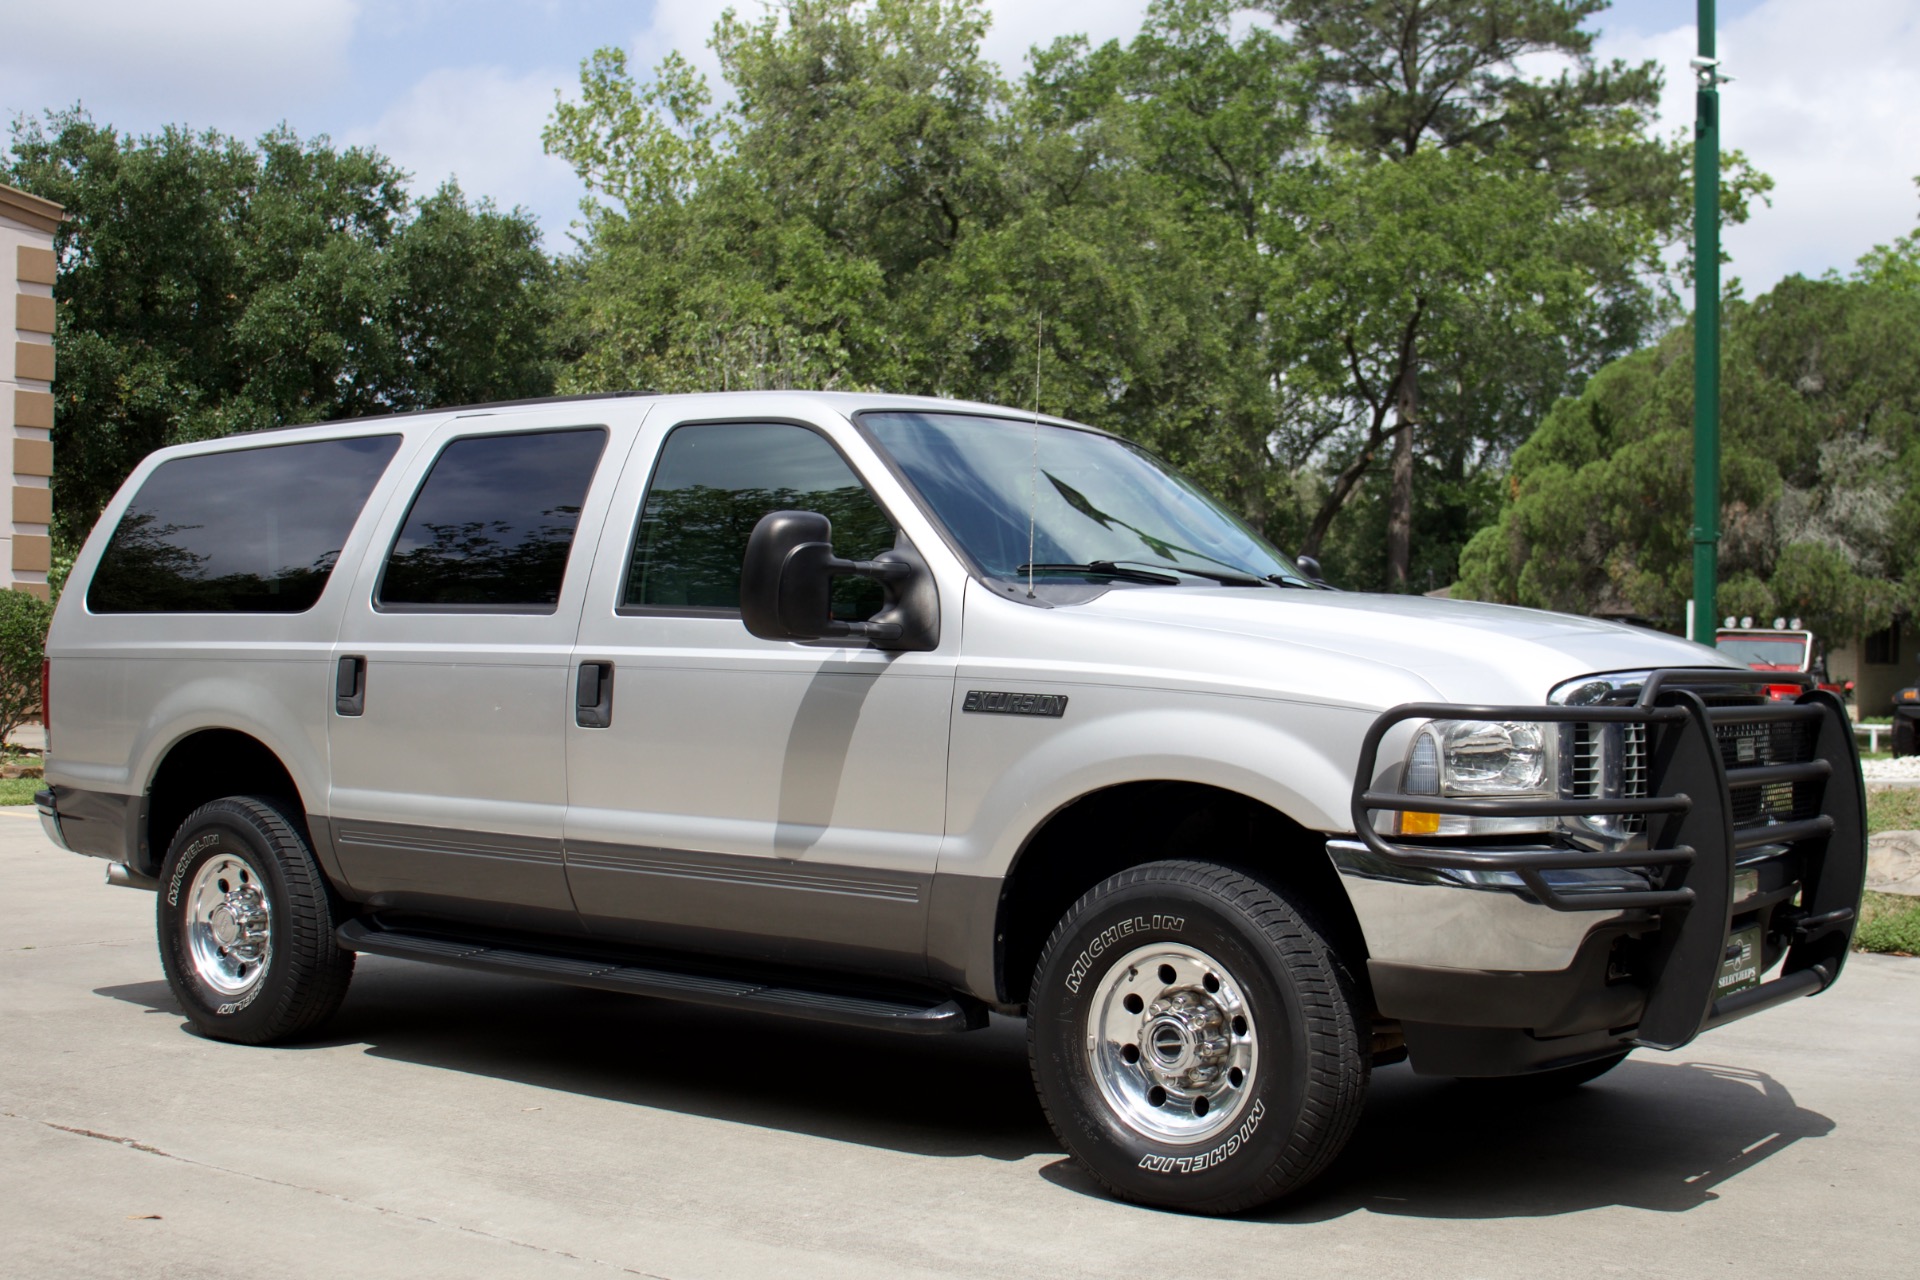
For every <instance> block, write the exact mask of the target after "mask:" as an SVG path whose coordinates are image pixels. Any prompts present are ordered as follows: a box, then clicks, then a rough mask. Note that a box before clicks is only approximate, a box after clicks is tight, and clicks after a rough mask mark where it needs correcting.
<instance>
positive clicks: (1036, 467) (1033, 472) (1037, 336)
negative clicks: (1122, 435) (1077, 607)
mask: <svg viewBox="0 0 1920 1280" xmlns="http://www.w3.org/2000/svg"><path fill="white" fill-rule="evenodd" d="M1046 324H1047V313H1046V312H1045V311H1042V312H1040V313H1039V314H1038V315H1036V316H1035V317H1034V318H1033V460H1032V462H1031V464H1030V465H1029V466H1028V468H1027V599H1029V600H1031V599H1033V521H1034V509H1035V508H1036V507H1038V506H1039V505H1040V351H1041V339H1042V337H1043V335H1044V334H1045V333H1046Z"/></svg>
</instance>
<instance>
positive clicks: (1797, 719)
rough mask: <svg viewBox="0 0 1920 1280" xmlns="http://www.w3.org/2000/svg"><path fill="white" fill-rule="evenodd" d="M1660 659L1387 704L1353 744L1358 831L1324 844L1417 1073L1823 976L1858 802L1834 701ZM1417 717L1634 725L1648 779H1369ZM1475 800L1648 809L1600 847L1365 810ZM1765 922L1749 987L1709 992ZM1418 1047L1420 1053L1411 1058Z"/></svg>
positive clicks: (1637, 1026) (1799, 990)
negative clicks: (1595, 685)
mask: <svg viewBox="0 0 1920 1280" xmlns="http://www.w3.org/2000/svg"><path fill="white" fill-rule="evenodd" d="M1781 679H1782V677H1780V676H1779V675H1776V674H1772V673H1769V674H1767V675H1766V676H1765V677H1764V678H1763V677H1759V676H1756V675H1755V674H1754V673H1752V672H1744V671H1737V670H1727V669H1718V668H1709V669H1703V670H1675V671H1661V672H1656V673H1654V675H1652V676H1651V677H1650V678H1649V679H1648V680H1647V681H1646V683H1645V684H1644V686H1642V688H1641V689H1640V691H1639V695H1638V698H1637V700H1636V701H1634V702H1633V703H1631V704H1630V705H1605V706H1580V707H1568V706H1538V707H1462V706H1452V705H1445V704H1408V705H1405V706H1400V707H1395V708H1393V709H1392V710H1390V711H1387V712H1385V713H1384V714H1382V715H1381V716H1380V718H1379V719H1378V720H1377V721H1376V722H1375V723H1374V725H1373V727H1372V729H1371V730H1370V731H1369V733H1368V735H1367V737H1366V740H1365V743H1364V745H1363V746H1362V749H1361V757H1360V770H1359V773H1358V775H1357V781H1356V783H1355V789H1354V797H1353V818H1354V828H1355V832H1356V834H1355V836H1354V837H1353V838H1352V839H1351V840H1346V839H1342V840H1337V841H1333V842H1331V843H1330V845H1329V852H1330V853H1331V854H1332V856H1333V858H1334V860H1335V862H1336V864H1337V865H1338V866H1339V868H1340V870H1341V872H1342V875H1343V877H1344V878H1345V882H1346V884H1347V887H1348V888H1349V890H1350V892H1351V893H1352V896H1353V899H1354V905H1355V911H1356V913H1357V914H1358V915H1359V917H1360V920H1361V925H1362V928H1363V930H1364V932H1365V933H1366V936H1367V940H1368V944H1369V950H1370V957H1369V970H1370V974H1371V976H1372V977H1373V980H1374V988H1375V996H1376V1003H1377V1005H1378V1009H1379V1012H1380V1014H1381V1015H1382V1016H1384V1017H1389V1018H1397V1019H1399V1020H1400V1021H1401V1022H1402V1023H1403V1025H1404V1026H1405V1027H1406V1030H1407V1043H1408V1047H1409V1050H1410V1052H1411V1054H1412V1056H1413V1060H1414V1065H1415V1067H1416V1069H1420V1070H1424V1071H1442V1072H1445V1073H1447V1074H1498V1073H1502V1072H1505V1071H1509V1070H1530V1069H1537V1068H1538V1067H1541V1066H1548V1065H1555V1064H1557V1063H1559V1062H1565V1061H1577V1060H1579V1059H1581V1058H1590V1057H1595V1056H1599V1055H1600V1054H1603V1053H1609V1052H1617V1051H1618V1050H1619V1049H1621V1048H1628V1047H1635V1046H1648V1047H1654V1048H1663V1049H1673V1048H1678V1047H1679V1046H1681V1045H1684V1044H1686V1043H1688V1042H1689V1041H1690V1040H1692V1039H1693V1038H1694V1037H1695V1036H1697V1035H1698V1034H1700V1032H1702V1031H1704V1030H1707V1029H1709V1028H1711V1027H1715V1026H1719V1025H1722V1024H1724V1023H1726V1022H1731V1021H1733V1020H1734V1019H1736V1018H1740V1017H1745V1016H1746V1015H1748V1014H1751V1013H1755V1012H1758V1011H1759V1010H1761V1009H1765V1008H1769V1007H1771V1006H1773V1005H1776V1004H1779V1003H1781V1002H1782V1001H1785V1000H1790V999H1794V998H1797V997H1800V996H1804V995H1812V994H1814V993H1816V992H1818V991H1821V990H1824V989H1825V988H1826V987H1827V986H1829V985H1831V984H1832V983H1833V981H1834V980H1835V978H1837V977H1838V976H1839V973H1840V969H1841V966H1842V965H1843V964H1844V963H1845V960H1846V954H1847V947H1848V945H1849V943H1850V942H1851V940H1852V934H1853V928H1854V921H1855V917H1856V913H1857V911H1858V908H1859V903H1860V894H1861V889H1862V887H1863V883H1864V879H1865V871H1866V822H1865V815H1866V797H1865V791H1864V788H1863V786H1862V784H1861V781H1860V765H1859V756H1858V753H1857V750H1856V748H1855V746H1854V740H1853V733H1852V731H1851V726H1850V725H1849V724H1848V722H1847V718H1846V712H1845V708H1844V707H1843V706H1842V705H1841V704H1840V702H1839V700H1838V699H1836V698H1835V697H1834V696H1833V695H1832V694H1831V693H1827V692H1824V691H1822V690H1819V689H1817V688H1814V687H1813V686H1812V682H1811V681H1810V680H1804V679H1803V681H1802V685H1803V689H1802V692H1801V693H1800V694H1799V696H1798V697H1797V698H1796V699H1794V700H1793V701H1791V702H1765V701H1756V700H1755V697H1754V695H1755V694H1756V693H1758V694H1759V696H1760V697H1761V698H1764V697H1765V694H1764V690H1762V689H1761V686H1762V685H1765V684H1770V683H1771V684H1777V683H1780V682H1781ZM1424 719H1485V720H1532V721H1542V722H1561V723H1566V722H1572V723H1588V724H1603V723H1610V722H1612V723H1624V722H1633V723H1638V724H1642V725H1644V726H1646V731H1647V734H1648V738H1649V742H1648V746H1649V750H1648V760H1649V764H1650V778H1649V785H1648V788H1647V792H1648V793H1647V794H1646V795H1645V796H1636V797H1631V798H1626V799H1617V800H1602V799H1595V798H1591V797H1573V798H1558V799H1538V800H1535V799H1526V800H1513V799H1508V800H1503V799H1478V798H1476V799H1456V798H1442V797H1435V796H1426V795H1419V796H1416V795H1411V794H1408V793H1406V792H1403V791H1400V790H1397V789H1396V788H1397V782H1388V783H1386V785H1384V786H1381V788H1380V789H1375V786H1376V783H1375V780H1376V779H1377V778H1381V779H1385V778H1397V774H1395V773H1392V772H1391V771H1390V772H1388V773H1386V774H1382V773H1381V772H1380V769H1379V760H1378V755H1379V750H1380V745H1381V742H1382V739H1383V738H1384V737H1385V736H1386V734H1387V732H1388V731H1389V730H1390V729H1392V728H1393V727H1394V726H1395V725H1398V724H1401V723H1403V722H1405V721H1410V720H1424ZM1391 810H1416V811H1426V812H1439V813H1443V814H1466V815H1473V816H1482V817H1520V816H1531V817H1580V816H1590V815H1614V814H1628V813H1632V814H1641V815H1645V818H1644V821H1645V832H1644V838H1643V839H1638V840H1634V841H1631V842H1626V843H1615V844H1609V845H1607V846H1606V847H1603V848H1597V849H1596V848H1575V847H1570V846H1569V845H1565V844H1548V843H1546V842H1544V841H1543V842H1541V843H1539V844H1530V845H1524V846H1523V845H1516V844H1513V843H1491V842H1489V843H1486V844H1475V845H1470V846H1469V845H1464V844H1462V843H1460V842H1455V843H1452V844H1448V843H1445V842H1440V841H1435V840H1432V839H1418V838H1415V839H1409V838H1407V837H1398V838H1394V839H1388V838H1386V837H1383V836H1382V835H1380V834H1379V833H1378V832H1377V831H1375V829H1374V815H1375V814H1376V813H1379V812H1382V811H1391ZM1756 929H1757V930H1758V936H1759V937H1760V938H1761V939H1762V947H1761V952H1762V954H1761V956H1760V958H1759V968H1760V970H1761V972H1762V974H1763V975H1764V974H1770V975H1771V976H1770V977H1767V978H1766V980H1765V981H1762V982H1761V983H1760V984H1759V985H1758V986H1754V987H1751V988H1748V989H1744V990H1737V991H1733V992H1731V993H1730V994H1725V995H1722V994H1719V991H1720V987H1721V985H1722V969H1723V964H1722V962H1723V960H1724V959H1726V958H1727V956H1728V948H1729V943H1730V940H1731V939H1733V938H1735V936H1736V935H1744V936H1748V937H1751V936H1753V935H1752V934H1751V933H1749V931H1750V930H1756ZM1423 1042H1424V1043H1425V1044H1426V1047H1427V1048H1426V1052H1425V1053H1423Z"/></svg>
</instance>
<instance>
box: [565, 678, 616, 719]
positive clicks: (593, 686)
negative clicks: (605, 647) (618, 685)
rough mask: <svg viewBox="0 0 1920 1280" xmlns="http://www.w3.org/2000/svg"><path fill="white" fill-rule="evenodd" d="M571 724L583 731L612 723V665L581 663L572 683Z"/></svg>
mask: <svg viewBox="0 0 1920 1280" xmlns="http://www.w3.org/2000/svg"><path fill="white" fill-rule="evenodd" d="M573 722H574V723H575V724H577V725H579V726H580V727H581V728H583V729H604V728H606V727H607V726H608V725H610V724H612V723H613V664H612V663H611V662H583V663H581V664H580V674H579V676H578V677H577V678H576V679H575V680H574V682H573Z"/></svg>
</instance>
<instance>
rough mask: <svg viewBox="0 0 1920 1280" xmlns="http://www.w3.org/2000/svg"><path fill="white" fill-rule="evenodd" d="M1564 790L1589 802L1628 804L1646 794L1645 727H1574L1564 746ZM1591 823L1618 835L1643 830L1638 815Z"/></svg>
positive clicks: (1643, 822)
mask: <svg viewBox="0 0 1920 1280" xmlns="http://www.w3.org/2000/svg"><path fill="white" fill-rule="evenodd" d="M1567 788H1568V791H1569V792H1570V793H1571V794H1573V795H1575V796H1582V797H1587V798H1590V799H1595V800H1600V799H1616V798H1617V799H1621V800H1632V799H1636V798H1638V797H1640V796H1644V795H1646V794H1647V726H1646V725H1644V724H1606V725H1601V724H1575V725H1574V726H1573V734H1572V740H1571V742H1570V743H1569V744H1568V764H1567ZM1594 822H1595V823H1596V824H1597V825H1599V826H1602V827H1606V828H1610V829H1611V830H1613V831H1615V832H1616V833H1618V834H1620V835H1636V834H1638V833H1639V832H1640V831H1642V830H1644V829H1645V828H1646V825H1647V818H1646V815H1645V814H1642V813H1626V814H1621V815H1619V816H1618V817H1610V818H1598V819H1594Z"/></svg>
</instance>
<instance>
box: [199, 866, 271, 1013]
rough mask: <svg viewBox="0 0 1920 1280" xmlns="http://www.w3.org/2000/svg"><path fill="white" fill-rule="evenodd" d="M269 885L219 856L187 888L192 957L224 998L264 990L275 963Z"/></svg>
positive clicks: (249, 869) (250, 870)
mask: <svg viewBox="0 0 1920 1280" xmlns="http://www.w3.org/2000/svg"><path fill="white" fill-rule="evenodd" d="M271 911H272V903H271V902H269V901H268V899H267V892H266V885H265V884H264V883H263V882H262V881H261V878H260V873H259V872H257V871H255V870H254V869H253V867H252V866H251V865H250V864H248V863H247V862H246V861H245V860H244V859H242V858H238V857H235V856H234V855H233V854H230V853H217V854H215V855H214V856H213V857H211V858H209V859H207V861H206V864H205V865H204V866H202V867H201V868H200V870H199V871H197V872H195V873H194V877H193V884H192V885H191V886H189V887H188V889H187V904H186V918H185V923H186V932H187V953H188V955H190V956H191V957H192V959H193V971H194V973H195V974H196V975H197V976H198V977H199V978H200V980H201V981H202V982H204V983H206V984H207V985H208V986H209V987H212V988H213V989H214V990H215V991H218V992H219V993H220V994H221V995H223V996H240V995H245V994H246V993H247V992H248V991H251V990H252V989H253V988H254V987H256V986H258V985H259V983H260V979H261V977H262V976H263V975H264V974H265V973H266V971H267V962H268V961H269V960H271V959H272V958H273V930H272V927H271V919H270V913H271Z"/></svg>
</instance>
